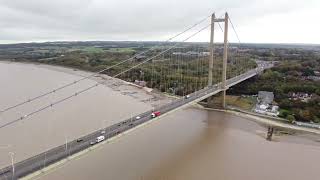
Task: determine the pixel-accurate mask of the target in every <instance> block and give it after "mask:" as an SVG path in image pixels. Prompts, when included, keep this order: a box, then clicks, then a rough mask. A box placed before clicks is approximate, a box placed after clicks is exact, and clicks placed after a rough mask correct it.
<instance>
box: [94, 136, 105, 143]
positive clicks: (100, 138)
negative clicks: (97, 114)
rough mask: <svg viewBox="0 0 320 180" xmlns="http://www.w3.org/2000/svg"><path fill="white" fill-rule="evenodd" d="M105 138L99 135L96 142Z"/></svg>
mask: <svg viewBox="0 0 320 180" xmlns="http://www.w3.org/2000/svg"><path fill="white" fill-rule="evenodd" d="M104 139H105V137H104V136H98V137H97V138H96V142H97V143H99V142H101V141H103V140H104Z"/></svg>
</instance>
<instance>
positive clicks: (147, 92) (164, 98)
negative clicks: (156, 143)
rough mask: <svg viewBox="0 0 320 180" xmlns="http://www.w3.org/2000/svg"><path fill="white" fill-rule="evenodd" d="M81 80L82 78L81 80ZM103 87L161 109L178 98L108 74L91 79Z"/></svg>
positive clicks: (65, 69)
mask: <svg viewBox="0 0 320 180" xmlns="http://www.w3.org/2000/svg"><path fill="white" fill-rule="evenodd" d="M0 62H1V63H7V64H10V63H13V64H14V63H16V64H27V65H31V66H37V67H40V68H45V69H48V70H52V71H57V72H62V73H66V74H70V75H74V76H79V77H87V76H90V75H92V74H94V73H95V72H89V71H84V70H80V69H75V68H69V67H64V66H57V65H47V64H40V63H32V62H30V63H28V62H12V61H0ZM79 79H80V78H79ZM89 79H90V80H93V81H95V82H97V83H100V84H101V85H104V86H106V87H108V88H111V89H112V90H113V91H116V92H119V93H121V94H122V95H126V96H130V97H131V98H134V99H136V100H138V101H140V102H143V103H146V104H148V105H151V106H152V107H159V106H162V105H164V104H168V103H170V102H172V101H173V100H174V99H176V97H174V96H170V95H166V94H164V93H161V92H158V91H157V90H155V89H151V88H147V87H141V86H138V85H136V84H134V83H130V82H126V81H124V80H121V79H118V78H113V77H110V76H108V75H106V74H97V75H94V76H92V77H90V78H89Z"/></svg>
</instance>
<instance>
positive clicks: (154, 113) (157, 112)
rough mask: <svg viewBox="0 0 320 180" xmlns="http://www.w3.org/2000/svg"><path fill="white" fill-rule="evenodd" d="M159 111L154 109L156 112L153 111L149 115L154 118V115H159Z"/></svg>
mask: <svg viewBox="0 0 320 180" xmlns="http://www.w3.org/2000/svg"><path fill="white" fill-rule="evenodd" d="M160 114H161V113H160V111H156V112H153V113H152V114H151V117H152V118H155V117H158V116H160Z"/></svg>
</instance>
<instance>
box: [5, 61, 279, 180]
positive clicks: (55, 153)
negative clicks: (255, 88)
mask: <svg viewBox="0 0 320 180" xmlns="http://www.w3.org/2000/svg"><path fill="white" fill-rule="evenodd" d="M272 66H273V65H272V64H264V63H259V64H258V67H257V68H256V69H252V70H250V71H248V72H246V73H244V74H242V75H240V76H236V77H234V78H231V79H229V80H227V87H228V88H229V87H231V86H233V85H235V84H237V83H239V82H242V81H244V80H246V79H249V78H251V77H253V76H255V75H257V74H258V73H260V72H262V71H263V70H264V69H266V68H270V67H272ZM221 91H223V88H221V83H219V84H216V85H214V86H211V87H206V88H204V89H201V90H199V91H196V92H194V93H192V94H189V96H188V98H186V97H184V98H181V99H178V100H176V101H174V102H172V103H170V104H167V105H164V106H161V107H159V108H156V109H154V110H153V111H160V112H161V115H160V116H163V115H166V114H168V113H169V112H172V111H174V110H177V109H180V108H183V107H186V106H189V105H190V104H193V103H196V102H199V101H202V100H204V99H206V98H208V97H210V96H212V95H214V94H217V93H219V92H221ZM151 113H152V111H147V112H144V113H142V114H139V115H137V116H140V119H136V117H134V118H130V119H126V120H124V121H122V122H119V123H116V124H114V125H112V126H109V127H106V128H104V129H100V130H97V131H95V132H93V133H91V134H88V135H85V136H83V137H80V138H79V139H76V140H73V141H70V142H68V143H67V144H63V145H61V146H58V147H55V148H53V149H51V150H48V151H46V152H43V153H41V154H38V155H36V156H33V157H30V158H28V159H25V160H23V161H21V162H18V163H15V164H14V168H13V167H12V166H8V167H5V168H3V169H1V170H0V179H18V178H20V177H23V176H26V175H28V174H31V173H33V172H36V171H38V170H41V169H43V168H45V167H46V166H48V165H51V164H54V163H56V162H58V161H61V160H63V159H65V158H67V157H69V156H70V155H73V154H75V153H78V152H80V151H83V150H85V149H87V148H89V147H91V146H94V145H92V144H91V143H92V142H95V141H96V138H97V137H98V136H101V135H104V136H105V139H110V138H112V137H114V136H117V135H119V134H121V133H123V132H125V131H128V130H129V129H132V128H134V127H136V126H138V125H141V124H143V123H145V122H148V121H152V120H153V118H152V117H151ZM102 131H103V132H102ZM78 140H81V141H80V142H79V141H78ZM13 170H14V171H13Z"/></svg>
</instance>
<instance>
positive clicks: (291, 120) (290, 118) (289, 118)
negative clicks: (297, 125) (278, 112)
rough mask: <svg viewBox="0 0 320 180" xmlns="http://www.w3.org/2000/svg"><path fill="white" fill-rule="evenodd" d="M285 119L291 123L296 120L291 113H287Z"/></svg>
mask: <svg viewBox="0 0 320 180" xmlns="http://www.w3.org/2000/svg"><path fill="white" fill-rule="evenodd" d="M287 119H288V120H289V121H290V122H291V123H292V122H293V121H295V120H296V118H295V117H294V116H293V115H291V114H289V115H288V116H287Z"/></svg>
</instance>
